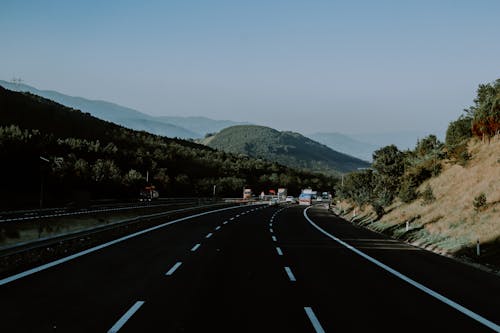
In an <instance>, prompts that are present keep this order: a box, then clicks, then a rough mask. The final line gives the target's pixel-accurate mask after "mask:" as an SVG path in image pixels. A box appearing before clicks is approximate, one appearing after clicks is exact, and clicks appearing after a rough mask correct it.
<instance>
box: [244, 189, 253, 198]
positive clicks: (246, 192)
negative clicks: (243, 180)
mask: <svg viewBox="0 0 500 333" xmlns="http://www.w3.org/2000/svg"><path fill="white" fill-rule="evenodd" d="M243 199H252V189H250V188H245V189H243Z"/></svg>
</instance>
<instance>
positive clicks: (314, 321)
mask: <svg viewBox="0 0 500 333" xmlns="http://www.w3.org/2000/svg"><path fill="white" fill-rule="evenodd" d="M304 310H305V311H306V314H307V317H309V320H310V321H311V324H312V325H313V327H314V330H315V331H316V333H325V330H324V329H323V327H321V324H320V322H319V320H318V318H317V317H316V315H315V314H314V311H313V309H311V308H310V307H308V306H305V307H304Z"/></svg>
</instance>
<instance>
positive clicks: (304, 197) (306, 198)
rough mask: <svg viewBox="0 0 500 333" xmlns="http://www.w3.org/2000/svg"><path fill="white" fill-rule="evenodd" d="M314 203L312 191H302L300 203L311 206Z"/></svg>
mask: <svg viewBox="0 0 500 333" xmlns="http://www.w3.org/2000/svg"><path fill="white" fill-rule="evenodd" d="M311 203H312V194H311V193H301V194H300V196H299V205H305V206H310V205H311Z"/></svg>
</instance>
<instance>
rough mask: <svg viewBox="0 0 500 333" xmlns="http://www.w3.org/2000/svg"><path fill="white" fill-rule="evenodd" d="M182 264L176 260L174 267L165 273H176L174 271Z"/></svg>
mask: <svg viewBox="0 0 500 333" xmlns="http://www.w3.org/2000/svg"><path fill="white" fill-rule="evenodd" d="M180 265H182V262H181V261H178V262H176V263H175V265H173V266H172V268H170V269H169V270H168V272H166V273H165V275H172V274H174V272H175V271H176V270H177V268H179V266H180Z"/></svg>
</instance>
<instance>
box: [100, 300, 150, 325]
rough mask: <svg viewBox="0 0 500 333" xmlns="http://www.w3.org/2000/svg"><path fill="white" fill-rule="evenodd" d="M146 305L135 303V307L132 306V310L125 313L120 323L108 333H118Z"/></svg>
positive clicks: (119, 320)
mask: <svg viewBox="0 0 500 333" xmlns="http://www.w3.org/2000/svg"><path fill="white" fill-rule="evenodd" d="M143 304H144V301H137V302H135V304H134V305H132V307H131V308H130V309H128V311H127V312H125V314H124V315H123V316H122V317H121V318H120V319H118V321H117V322H116V323H115V324H114V325H113V327H111V328H110V329H109V331H108V333H116V332H118V331H119V330H120V328H122V326H123V325H125V323H126V322H127V321H128V320H129V319H130V317H132V316H133V315H134V313H136V312H137V310H139V308H140V307H141V306H142V305H143Z"/></svg>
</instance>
